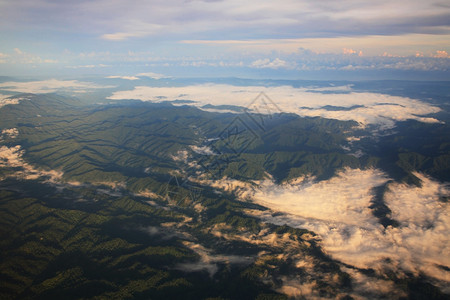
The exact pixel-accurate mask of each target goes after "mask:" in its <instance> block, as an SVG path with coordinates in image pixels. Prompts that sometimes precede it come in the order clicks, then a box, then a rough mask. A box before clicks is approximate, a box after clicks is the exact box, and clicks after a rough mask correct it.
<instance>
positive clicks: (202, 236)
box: [0, 94, 450, 299]
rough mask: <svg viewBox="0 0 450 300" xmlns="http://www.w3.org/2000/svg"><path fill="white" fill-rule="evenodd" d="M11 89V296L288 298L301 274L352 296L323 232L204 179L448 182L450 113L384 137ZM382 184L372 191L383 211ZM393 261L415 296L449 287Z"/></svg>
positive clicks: (6, 285)
mask: <svg viewBox="0 0 450 300" xmlns="http://www.w3.org/2000/svg"><path fill="white" fill-rule="evenodd" d="M14 97H16V99H22V100H20V103H18V104H15V105H6V106H4V107H2V108H0V128H1V129H2V130H3V131H2V132H4V133H2V138H1V140H0V141H1V144H0V147H4V148H2V149H3V150H4V151H5V153H10V154H8V155H10V156H13V158H11V159H10V160H9V165H8V159H7V158H6V156H3V158H2V159H3V162H2V161H0V167H1V168H0V177H1V178H2V180H1V181H0V222H1V226H0V235H1V239H0V240H1V243H0V248H1V253H2V255H1V260H0V266H1V267H0V278H1V288H0V297H1V298H2V299H49V298H50V299H61V298H64V299H131V298H133V299H134V298H136V299H207V298H211V299H213V298H214V299H286V296H285V295H284V292H285V290H283V289H282V287H283V286H286V278H289V276H291V277H292V274H296V275H295V280H297V282H299V283H302V284H304V285H305V286H307V285H311V286H314V288H315V289H316V290H317V291H318V293H319V294H320V295H321V297H328V298H339V297H340V298H345V297H346V296H348V295H349V294H350V293H351V292H352V291H353V287H352V283H351V282H352V281H351V276H350V275H349V274H348V273H346V272H344V271H342V270H341V268H340V266H341V264H340V263H339V262H337V261H335V260H333V259H332V258H330V256H328V255H327V254H325V253H324V251H323V249H322V248H321V244H320V242H319V241H318V239H317V238H316V236H315V234H314V233H313V232H310V231H307V230H302V229H295V228H292V227H289V226H286V225H284V226H283V225H279V226H278V225H273V224H266V223H262V222H261V221H260V220H259V219H258V218H256V217H252V216H250V215H249V214H246V213H245V211H246V210H248V209H256V210H261V211H265V210H266V209H265V208H263V207H261V206H258V205H256V204H253V203H250V202H245V201H242V200H239V199H238V198H237V197H236V195H235V194H233V193H229V192H226V191H223V190H217V189H216V188H214V187H211V186H210V185H208V184H206V183H205V181H202V180H203V179H208V180H212V181H215V180H219V179H221V178H224V177H227V178H231V179H237V180H240V181H242V182H247V183H250V184H251V183H252V182H253V181H254V180H261V179H264V178H267V177H268V176H273V178H274V180H275V181H276V182H277V183H284V182H288V181H289V180H291V179H294V178H297V177H299V176H306V175H308V176H315V177H316V178H317V180H325V179H329V178H331V177H332V176H333V175H334V174H336V172H338V171H339V170H342V169H343V168H346V167H349V168H361V169H366V168H380V169H382V170H384V171H385V172H386V173H387V174H388V175H389V176H390V177H391V178H393V179H394V180H397V181H399V182H400V181H404V182H409V183H411V182H413V183H415V184H418V185H420V182H419V180H418V179H417V178H416V177H415V176H414V173H413V172H414V171H420V172H425V173H427V174H430V175H432V176H434V177H435V178H437V179H439V180H442V181H450V177H449V176H450V175H449V174H450V135H448V134H447V133H449V132H450V130H449V127H448V125H447V124H423V123H419V122H416V121H406V122H401V123H399V125H398V127H397V129H396V130H397V131H398V132H397V133H396V134H395V135H386V136H377V137H373V136H369V135H368V131H369V130H370V129H367V130H362V129H358V130H355V129H354V127H355V125H357V124H356V123H355V122H353V121H348V122H343V121H337V120H330V119H324V118H301V117H299V116H296V115H292V114H282V113H276V114H273V115H258V114H249V113H246V112H245V111H244V112H242V113H240V114H233V113H215V112H207V111H203V110H200V109H197V108H195V107H191V106H183V105H182V106H179V104H180V103H170V102H166V103H158V104H155V103H143V102H136V101H124V102H115V103H111V104H86V103H84V102H82V101H79V100H77V99H73V98H69V97H62V96H59V95H56V94H45V95H33V94H21V95H16V96H14ZM175 104H176V105H175ZM222 109H223V107H222ZM228 109H229V108H228ZM12 128H15V129H16V130H17V133H18V134H8V133H7V131H5V130H6V129H12ZM11 132H13V131H11ZM355 136H356V137H358V141H356V142H353V143H352V144H351V145H349V140H348V139H349V138H350V137H355ZM17 145H20V151H19V150H17V151H16V150H14V151H15V152H14V151H13V150H10V149H13V147H16V146H17ZM350 146H351V147H353V148H352V149H349V147H350ZM14 149H17V148H14ZM355 149H356V150H359V151H360V152H355V151H356V150H355ZM8 151H9V152H8ZM5 155H6V154H5ZM13 161H14V163H12V162H13ZM52 171H57V172H55V173H52ZM58 172H59V173H58ZM269 174H270V175H269ZM198 178H201V179H202V180H198ZM383 193H384V190H383V189H382V188H380V190H379V191H378V195H379V199H380V200H379V201H378V202H376V201H375V204H374V205H375V211H377V214H378V215H377V217H379V218H380V220H381V221H383V220H384V223H383V222H382V224H383V225H385V226H387V225H392V224H393V223H392V222H389V220H388V215H389V211H383V207H385V205H384V203H383V201H382V195H383ZM394 225H395V224H394ZM299 258H301V259H303V260H305V261H308V262H309V265H308V267H306V266H301V265H299V264H297V263H296V261H298V259H299ZM363 271H364V272H365V273H367V276H369V277H373V278H378V275H376V274H375V272H373V270H363ZM391 276H392V278H390V279H391V280H392V281H393V282H394V285H396V286H397V287H398V289H400V290H402V291H404V293H405V294H406V295H408V297H410V298H414V299H415V298H418V297H419V298H420V297H422V298H429V299H431V298H439V297H441V298H445V297H447V298H448V296H446V295H444V294H442V293H441V292H440V291H439V289H438V288H436V287H435V286H433V285H432V284H430V283H429V282H428V281H427V280H425V279H423V278H421V277H416V276H414V275H411V276H410V277H407V278H397V277H395V275H391ZM348 297H350V296H348ZM348 297H347V298H348Z"/></svg>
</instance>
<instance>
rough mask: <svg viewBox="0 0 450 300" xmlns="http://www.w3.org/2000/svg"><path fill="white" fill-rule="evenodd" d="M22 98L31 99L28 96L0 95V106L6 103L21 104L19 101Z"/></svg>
mask: <svg viewBox="0 0 450 300" xmlns="http://www.w3.org/2000/svg"><path fill="white" fill-rule="evenodd" d="M22 100H29V99H28V98H26V97H11V96H5V95H0V107H2V106H5V105H13V104H19V102H20V101H22Z"/></svg>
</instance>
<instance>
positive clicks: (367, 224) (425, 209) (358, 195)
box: [250, 169, 450, 292]
mask: <svg viewBox="0 0 450 300" xmlns="http://www.w3.org/2000/svg"><path fill="white" fill-rule="evenodd" d="M416 176H417V177H418V178H420V179H421V180H422V187H415V186H408V185H405V184H399V183H389V184H388V188H389V192H388V193H386V195H385V202H386V205H387V206H388V207H389V208H390V209H391V210H392V214H391V216H390V217H391V218H393V219H394V220H397V221H399V222H400V226H399V227H396V228H394V227H391V226H388V227H387V228H384V227H383V226H382V225H381V224H380V223H379V222H378V219H377V218H376V217H374V215H373V214H372V210H371V209H370V208H369V207H370V206H371V201H372V197H373V194H372V188H374V187H377V186H380V185H382V184H384V183H386V182H387V181H388V180H389V178H387V177H386V176H385V174H383V173H382V172H380V171H378V170H358V169H355V170H352V169H346V170H345V171H343V172H341V173H339V174H338V175H337V176H335V177H333V178H331V179H330V180H327V181H321V182H314V181H313V180H311V179H307V180H303V181H300V182H299V183H295V184H284V185H277V184H275V183H273V182H272V181H264V182H262V183H261V184H260V185H259V187H258V188H256V189H254V190H253V192H252V193H253V196H252V198H253V200H254V201H255V202H256V203H258V204H261V205H263V206H266V207H268V208H270V209H271V210H272V211H274V212H282V213H284V214H282V215H279V214H278V215H272V214H271V213H270V212H261V211H251V212H250V213H251V214H253V215H256V216H259V217H260V218H262V219H263V220H265V221H267V222H271V223H275V224H280V225H281V224H288V225H290V226H293V227H298V228H306V229H309V230H311V231H314V232H315V233H317V234H318V235H319V236H320V238H321V239H322V246H323V248H324V250H325V251H326V252H327V253H329V254H330V255H331V256H332V257H333V258H335V259H338V260H340V261H342V262H344V263H346V264H349V265H353V266H356V267H358V268H362V269H367V268H372V269H374V270H375V271H376V272H377V273H378V274H381V275H383V274H385V272H389V271H393V272H395V273H396V274H397V276H400V277H401V276H402V275H404V274H405V273H412V274H415V275H419V274H426V275H427V276H429V277H430V278H432V281H433V283H434V284H437V285H438V286H439V287H441V288H443V289H444V291H446V292H449V289H448V283H449V282H450V274H449V272H448V271H447V270H445V269H444V268H448V267H450V240H449V237H448V232H450V206H449V204H448V203H447V202H443V201H440V198H441V197H442V196H444V197H449V196H450V189H449V187H448V185H443V184H440V183H437V182H435V181H433V180H432V179H430V178H427V177H425V176H423V175H421V174H416ZM386 259H388V261H387V260H386ZM439 266H443V267H444V268H442V267H439Z"/></svg>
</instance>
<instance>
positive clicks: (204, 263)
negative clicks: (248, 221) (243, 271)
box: [176, 241, 254, 276]
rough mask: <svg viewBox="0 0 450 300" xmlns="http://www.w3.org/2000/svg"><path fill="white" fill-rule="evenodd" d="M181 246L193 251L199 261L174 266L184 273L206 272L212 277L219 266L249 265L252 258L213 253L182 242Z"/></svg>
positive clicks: (198, 246) (194, 244)
mask: <svg viewBox="0 0 450 300" xmlns="http://www.w3.org/2000/svg"><path fill="white" fill-rule="evenodd" d="M183 244H184V245H185V246H186V247H188V248H189V249H191V250H192V251H194V252H195V253H196V254H197V255H198V256H199V260H198V261H197V262H192V263H182V264H178V265H177V266H176V268H177V269H179V270H183V271H186V272H198V271H207V272H208V273H209V275H210V276H213V275H214V274H215V273H217V271H218V270H219V264H240V265H242V264H244V265H246V264H250V263H251V262H252V261H253V260H254V258H251V257H247V256H238V255H223V254H217V253H213V252H212V250H210V249H207V248H205V247H204V246H202V245H200V244H196V243H193V242H188V241H184V242H183Z"/></svg>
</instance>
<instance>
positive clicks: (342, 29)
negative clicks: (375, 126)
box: [0, 0, 450, 80]
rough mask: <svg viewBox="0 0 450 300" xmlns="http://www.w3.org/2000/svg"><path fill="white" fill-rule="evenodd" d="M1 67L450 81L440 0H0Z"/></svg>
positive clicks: (6, 71)
mask: <svg viewBox="0 0 450 300" xmlns="http://www.w3.org/2000/svg"><path fill="white" fill-rule="evenodd" d="M0 40H1V43H0V76H19V75H20V76H27V75H53V74H57V75H65V76H71V75H81V74H82V75H91V74H100V75H109V76H134V75H135V74H138V73H142V72H154V73H158V74H165V75H167V76H174V77H229V76H236V77H248V78H288V79H340V78H343V79H372V78H378V79H379V78H385V79H389V78H400V79H401V78H405V79H438V80H449V79H450V76H449V74H450V55H449V54H450V4H449V2H448V1H446V0H432V1H416V0H408V1H406V0H389V1H385V0H380V1H361V0H343V1H330V0H322V1H304V0H282V1H266V0H248V1H244V2H243V1H237V0H223V1H221V0H186V1H181V0H164V1H162V0H161V1H160V0H151V1H140V0H127V1H125V0H95V1H92V0H89V1H88V0H80V1H65V0H61V1H55V0H15V1H9V0H0Z"/></svg>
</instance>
